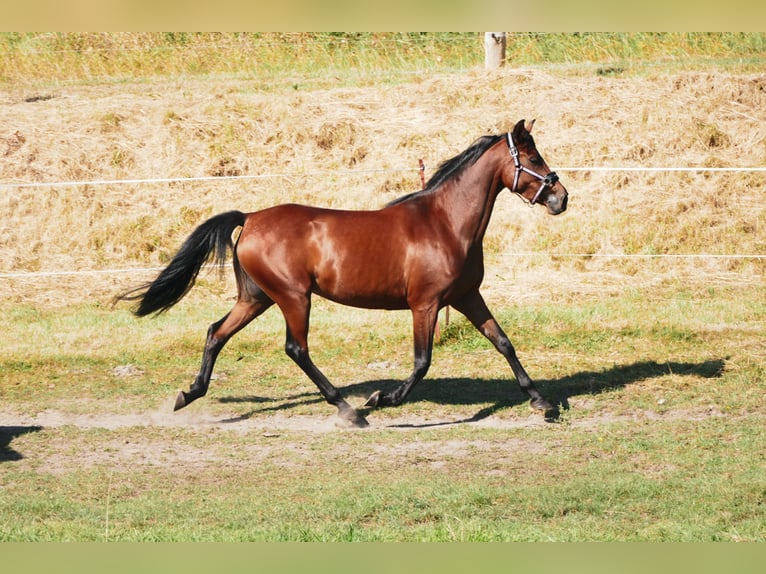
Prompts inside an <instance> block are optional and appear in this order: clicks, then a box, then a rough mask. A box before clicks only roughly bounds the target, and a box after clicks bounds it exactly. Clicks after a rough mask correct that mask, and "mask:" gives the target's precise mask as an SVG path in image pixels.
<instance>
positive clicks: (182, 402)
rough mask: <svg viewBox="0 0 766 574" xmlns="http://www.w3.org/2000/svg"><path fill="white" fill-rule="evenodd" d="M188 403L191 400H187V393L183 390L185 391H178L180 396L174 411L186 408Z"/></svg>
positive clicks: (177, 398)
mask: <svg viewBox="0 0 766 574" xmlns="http://www.w3.org/2000/svg"><path fill="white" fill-rule="evenodd" d="M188 404H189V402H188V401H187V400H186V393H185V392H183V391H180V392H179V393H178V396H177V397H176V404H175V406H174V407H173V412H175V411H178V410H181V409H182V408H184V407H185V406H186V405H188Z"/></svg>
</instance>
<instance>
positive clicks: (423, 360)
mask: <svg viewBox="0 0 766 574" xmlns="http://www.w3.org/2000/svg"><path fill="white" fill-rule="evenodd" d="M438 311H439V310H438V308H427V309H424V310H415V309H413V311H412V321H413V329H414V347H415V365H414V368H413V370H412V374H410V376H409V378H408V379H407V380H406V381H404V383H402V384H401V385H400V386H399V387H398V388H396V389H394V390H393V391H391V392H390V393H382V392H381V391H375V392H374V393H373V394H372V395H370V398H369V399H367V402H366V403H365V404H364V406H365V407H395V406H399V405H401V404H402V403H403V402H404V399H405V398H407V395H408V394H410V391H411V390H412V389H413V388H414V387H415V385H417V384H418V383H419V382H420V381H422V380H423V378H424V377H425V376H426V373H428V368H429V367H430V366H431V353H432V351H433V346H434V330H435V328H436V320H437V317H438Z"/></svg>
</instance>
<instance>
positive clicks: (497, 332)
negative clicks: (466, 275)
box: [453, 291, 553, 412]
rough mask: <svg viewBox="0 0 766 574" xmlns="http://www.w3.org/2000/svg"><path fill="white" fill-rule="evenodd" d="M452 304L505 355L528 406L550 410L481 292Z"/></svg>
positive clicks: (473, 293)
mask: <svg viewBox="0 0 766 574" xmlns="http://www.w3.org/2000/svg"><path fill="white" fill-rule="evenodd" d="M453 306H454V307H455V309H457V310H458V311H460V312H461V313H463V315H465V316H466V317H467V318H468V320H469V321H471V323H472V324H473V325H474V326H475V327H476V328H477V329H478V330H479V331H480V332H481V334H482V335H484V336H485V337H486V338H487V339H489V340H490V341H491V342H492V344H493V345H494V346H495V348H496V349H497V350H498V351H499V352H500V353H501V354H502V355H503V356H504V357H505V359H506V360H507V361H508V364H509V365H510V366H511V369H512V370H513V374H514V375H515V376H516V380H517V381H518V383H519V386H520V387H521V390H522V391H524V392H525V393H526V394H527V395H528V396H529V398H530V406H531V407H532V408H533V409H536V410H540V411H546V412H547V411H552V410H553V407H552V406H551V404H550V403H549V402H548V401H547V400H545V399H544V398H543V396H542V395H541V394H540V392H539V391H538V390H537V388H536V387H535V385H534V383H533V382H532V379H531V378H530V377H529V375H528V374H527V372H526V370H524V367H523V366H522V365H521V362H520V361H519V358H518V357H517V356H516V350H515V349H514V348H513V345H512V344H511V341H510V340H509V339H508V336H507V335H506V334H505V333H504V332H503V330H502V329H501V328H500V325H498V323H497V321H496V320H495V318H494V317H493V316H492V313H491V312H490V311H489V309H488V308H487V304H486V303H485V302H484V298H483V297H482V296H481V294H480V293H479V292H478V291H474V292H472V293H470V294H469V295H467V296H466V297H464V298H463V299H462V300H461V301H460V302H459V303H457V304H455V305H453Z"/></svg>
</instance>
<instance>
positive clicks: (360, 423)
mask: <svg viewBox="0 0 766 574" xmlns="http://www.w3.org/2000/svg"><path fill="white" fill-rule="evenodd" d="M335 426H336V427H340V428H344V429H364V428H367V427H368V426H370V423H368V422H367V419H366V418H364V417H363V416H362V415H360V414H359V413H358V412H357V411H353V412H339V413H338V416H337V417H335Z"/></svg>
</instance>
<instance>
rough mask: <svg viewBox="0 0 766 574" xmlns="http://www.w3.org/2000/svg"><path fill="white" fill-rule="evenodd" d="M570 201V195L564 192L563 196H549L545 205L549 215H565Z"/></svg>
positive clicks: (551, 194)
mask: <svg viewBox="0 0 766 574" xmlns="http://www.w3.org/2000/svg"><path fill="white" fill-rule="evenodd" d="M568 199H569V195H568V194H567V191H566V190H564V193H562V194H555V193H550V194H548V198H547V199H546V200H545V205H546V207H547V208H548V213H550V214H551V215H558V214H559V213H564V212H565V211H566V210H567V201H568Z"/></svg>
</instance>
